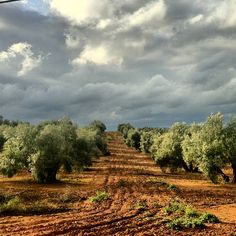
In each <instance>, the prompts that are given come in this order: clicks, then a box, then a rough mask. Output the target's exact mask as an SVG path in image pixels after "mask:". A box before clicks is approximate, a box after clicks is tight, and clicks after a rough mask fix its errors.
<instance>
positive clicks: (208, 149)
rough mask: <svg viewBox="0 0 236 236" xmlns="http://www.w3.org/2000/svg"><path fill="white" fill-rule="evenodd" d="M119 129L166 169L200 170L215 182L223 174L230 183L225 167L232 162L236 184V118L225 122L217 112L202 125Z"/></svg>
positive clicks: (126, 139)
mask: <svg viewBox="0 0 236 236" xmlns="http://www.w3.org/2000/svg"><path fill="white" fill-rule="evenodd" d="M118 130H119V131H120V132H122V134H123V136H124V138H125V141H126V143H127V145H129V146H131V147H134V148H136V149H138V150H140V151H142V152H145V153H150V155H151V157H152V158H153V159H154V160H155V162H156V163H157V164H158V165H159V166H160V167H161V169H162V170H163V171H166V170H167V169H169V170H170V171H176V170H177V169H184V170H185V171H190V172H197V171H198V172H202V173H204V174H205V176H207V177H208V178H209V179H210V180H211V181H212V182H214V183H216V182H218V180H219V177H221V178H223V180H224V181H226V182H228V181H229V177H228V176H227V175H225V174H224V172H223V171H222V170H223V168H224V167H225V166H226V165H231V167H232V170H233V180H232V182H233V183H236V117H234V118H232V119H231V120H230V121H229V122H228V123H227V124H224V117H223V115H222V114H221V113H217V114H212V115H210V116H209V117H208V118H207V120H206V121H205V122H204V123H200V124H197V123H193V124H191V125H188V124H186V123H174V124H173V125H172V126H171V127H170V128H169V129H158V128H149V129H147V128H144V129H135V128H134V127H132V125H130V124H121V125H119V126H118Z"/></svg>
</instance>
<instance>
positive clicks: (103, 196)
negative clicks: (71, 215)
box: [89, 191, 109, 202]
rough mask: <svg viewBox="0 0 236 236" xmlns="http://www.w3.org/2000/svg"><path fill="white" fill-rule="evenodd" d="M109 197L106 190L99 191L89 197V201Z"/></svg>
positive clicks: (102, 199)
mask: <svg viewBox="0 0 236 236" xmlns="http://www.w3.org/2000/svg"><path fill="white" fill-rule="evenodd" d="M108 198H109V195H108V194H107V193H106V192H103V191H97V192H96V195H95V196H93V197H90V198H89V201H90V202H101V201H104V200H107V199H108Z"/></svg>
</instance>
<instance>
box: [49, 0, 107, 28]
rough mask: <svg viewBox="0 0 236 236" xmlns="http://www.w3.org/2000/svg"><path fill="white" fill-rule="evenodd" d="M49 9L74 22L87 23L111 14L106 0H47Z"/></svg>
mask: <svg viewBox="0 0 236 236" xmlns="http://www.w3.org/2000/svg"><path fill="white" fill-rule="evenodd" d="M49 4H50V7H51V9H53V10H54V11H55V12H57V13H58V14H60V15H62V16H63V17H66V18H68V19H69V20H71V21H73V22H74V23H76V24H83V23H88V22H90V21H92V20H98V19H100V18H103V17H104V16H108V15H110V14H111V11H112V10H111V9H110V8H109V1H108V0H102V1H97V0H79V1H78V0H70V1H68V0H49Z"/></svg>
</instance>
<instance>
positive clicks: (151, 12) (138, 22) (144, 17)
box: [125, 0, 166, 27]
mask: <svg viewBox="0 0 236 236" xmlns="http://www.w3.org/2000/svg"><path fill="white" fill-rule="evenodd" d="M165 14H166V5H165V2H164V0H159V1H154V2H151V3H149V4H147V5H146V6H144V7H142V8H140V9H139V10H137V11H136V12H134V13H133V14H131V15H130V16H129V17H128V19H125V20H127V24H128V25H129V26H130V27H136V26H142V25H147V24H150V23H152V22H155V23H157V22H158V21H161V20H162V19H163V18H164V17H165Z"/></svg>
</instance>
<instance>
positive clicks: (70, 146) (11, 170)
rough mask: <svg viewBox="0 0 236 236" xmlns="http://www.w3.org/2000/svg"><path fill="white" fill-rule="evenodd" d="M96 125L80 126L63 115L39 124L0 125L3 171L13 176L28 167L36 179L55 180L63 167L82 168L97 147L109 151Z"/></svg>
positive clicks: (71, 169) (41, 180) (96, 151)
mask: <svg viewBox="0 0 236 236" xmlns="http://www.w3.org/2000/svg"><path fill="white" fill-rule="evenodd" d="M96 124H98V122H96ZM99 124H100V123H99ZM100 125H101V124H100ZM94 127H95V123H94ZM94 127H90V128H84V129H80V130H78V129H77V127H76V126H75V125H74V124H73V123H72V122H71V121H70V120H69V119H67V118H64V119H61V120H58V121H47V122H43V123H41V124H39V125H38V126H33V125H29V124H19V125H17V126H16V127H9V126H8V127H4V128H1V129H0V134H3V135H4V139H5V140H6V141H5V143H4V147H3V151H2V153H1V154H0V155H1V156H0V173H2V174H4V175H7V176H8V177H12V176H13V175H15V174H16V173H17V171H18V170H21V169H27V170H28V171H30V172H31V173H32V176H33V178H34V179H35V180H36V181H37V182H41V183H47V182H54V181H56V175H57V172H58V171H59V170H60V169H64V170H66V171H73V170H76V171H80V170H81V169H83V168H84V167H87V166H90V165H91V163H92V157H93V156H95V155H99V154H98V151H99V152H102V153H107V146H106V139H105V136H104V134H102V132H101V129H100V128H94Z"/></svg>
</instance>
